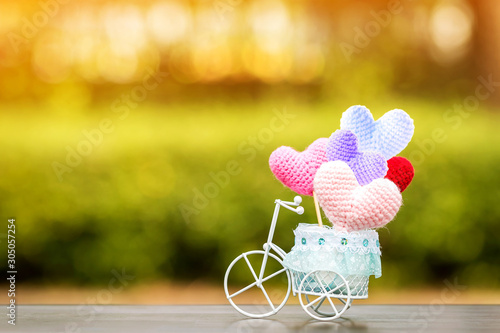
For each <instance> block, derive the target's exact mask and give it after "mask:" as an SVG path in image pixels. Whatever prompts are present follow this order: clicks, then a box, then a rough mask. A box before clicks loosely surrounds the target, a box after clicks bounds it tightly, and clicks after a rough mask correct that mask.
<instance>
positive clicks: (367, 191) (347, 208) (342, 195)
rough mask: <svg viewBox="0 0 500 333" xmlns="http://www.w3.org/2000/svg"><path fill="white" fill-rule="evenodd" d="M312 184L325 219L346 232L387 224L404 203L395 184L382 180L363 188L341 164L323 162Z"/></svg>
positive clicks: (339, 162) (348, 169)
mask: <svg viewBox="0 0 500 333" xmlns="http://www.w3.org/2000/svg"><path fill="white" fill-rule="evenodd" d="M313 184H314V192H315V193H316V195H317V197H318V201H319V204H320V205H321V208H323V211H324V212H325V214H326V217H328V219H329V220H330V222H331V223H332V224H333V225H334V226H335V229H338V230H345V231H347V232H351V231H356V230H363V229H369V228H379V227H382V226H384V225H386V224H387V223H389V222H390V221H391V220H392V219H393V218H394V216H396V213H397V212H398V210H399V208H400V207H401V203H402V198H401V193H400V192H399V189H398V187H397V186H396V184H394V183H393V182H392V181H390V180H388V179H382V178H379V179H375V180H374V181H372V182H371V183H370V184H368V185H366V186H360V185H359V184H358V182H357V180H356V177H355V176H354V173H353V172H352V170H351V169H350V168H349V166H348V165H347V164H346V163H345V162H342V161H333V162H327V163H323V165H322V166H321V167H320V168H319V169H318V171H317V172H316V175H315V177H314V182H313Z"/></svg>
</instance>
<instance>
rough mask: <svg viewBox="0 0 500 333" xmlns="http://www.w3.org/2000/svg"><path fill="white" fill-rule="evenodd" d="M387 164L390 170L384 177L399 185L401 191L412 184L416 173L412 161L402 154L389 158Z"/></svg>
mask: <svg viewBox="0 0 500 333" xmlns="http://www.w3.org/2000/svg"><path fill="white" fill-rule="evenodd" d="M387 166H388V167H389V170H388V171H387V174H386V175H385V177H384V178H386V179H389V180H391V181H392V182H394V184H396V185H397V186H398V187H399V190H400V191H401V193H403V191H404V190H406V188H407V187H408V185H410V183H411V181H412V179H413V176H414V175H415V170H414V169H413V166H412V165H411V163H410V161H408V160H407V159H406V158H404V157H401V156H395V157H393V158H391V159H389V160H387Z"/></svg>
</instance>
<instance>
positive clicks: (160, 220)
mask: <svg viewBox="0 0 500 333" xmlns="http://www.w3.org/2000/svg"><path fill="white" fill-rule="evenodd" d="M356 103H366V105H367V106H368V107H369V108H370V109H371V110H372V112H373V113H374V114H375V117H376V118H378V117H380V116H381V115H382V114H383V113H384V112H386V111H388V110H390V109H392V108H396V107H398V108H403V109H405V110H406V111H407V112H408V113H409V114H410V115H412V117H413V118H414V119H415V124H416V133H415V136H414V140H413V141H412V143H411V144H410V146H409V147H408V148H407V149H406V150H405V151H404V152H403V154H402V155H403V156H406V157H409V158H410V159H412V162H414V165H415V169H416V176H415V179H414V181H413V183H412V184H411V185H410V187H409V188H408V189H407V191H406V192H404V194H403V198H404V206H403V207H402V208H401V210H400V212H399V213H398V215H397V218H396V220H395V221H393V222H391V223H390V224H389V225H388V226H387V228H384V229H382V230H380V237H381V245H382V247H383V257H382V263H383V272H384V277H383V278H382V279H380V280H377V281H380V282H377V283H380V284H382V285H398V286H399V285H417V284H433V283H438V284H439V283H441V281H442V280H443V279H445V278H454V277H458V279H459V281H460V283H463V284H467V285H469V286H472V287H498V276H499V275H500V266H499V265H498V253H499V252H500V243H499V242H498V236H497V235H499V234H500V222H499V221H500V205H498V202H499V199H500V190H499V188H498V186H499V185H500V174H499V172H498V167H497V166H498V165H499V164H500V149H498V147H499V144H500V135H498V130H497V128H496V124H498V121H499V117H498V116H497V115H495V114H492V113H489V112H488V111H487V110H485V109H481V110H478V111H475V112H474V113H473V114H472V115H471V116H470V117H469V118H468V119H467V120H466V122H464V123H463V124H461V125H460V126H458V128H457V129H454V128H452V126H451V125H452V124H449V123H446V122H445V120H444V118H443V114H444V112H445V111H446V110H447V109H448V108H450V106H451V105H452V103H453V101H450V102H449V103H442V104H437V103H430V102H422V101H411V100H410V101H408V100H386V101H381V100H378V101H371V102H370V101H368V102H367V101H357V102H356V101H351V100H345V101H342V102H329V103H327V102H316V103H304V102H297V101H293V100H289V101H284V100H277V99H274V100H267V101H265V102H260V103H257V102H255V103H250V102H244V103H242V102H240V103H237V102H227V103H225V104H224V103H196V102H192V103H190V104H182V105H175V104H168V105H141V106H140V107H138V108H137V109H135V110H132V112H131V113H130V115H129V117H128V118H126V119H124V120H120V119H119V118H118V117H117V115H115V114H113V113H112V112H111V111H109V110H108V109H107V108H102V109H100V110H94V112H93V113H92V115H88V116H84V115H82V114H81V113H77V112H75V115H72V116H69V114H70V112H68V113H67V114H68V116H67V117H66V118H64V117H61V115H60V114H53V115H51V113H50V111H49V110H46V109H43V108H42V109H41V110H38V109H36V108H35V107H33V108H26V109H25V110H22V111H21V112H14V109H16V108H15V107H12V108H10V109H9V107H6V108H5V109H6V110H5V112H6V113H5V117H4V119H3V121H2V123H1V124H0V128H1V129H2V131H1V134H0V135H1V142H2V143H1V150H2V154H3V161H4V162H3V163H2V166H1V169H0V170H1V172H0V211H1V212H2V219H4V220H5V221H6V219H7V218H9V217H12V216H14V217H15V218H16V219H17V231H18V234H17V261H18V267H19V271H20V272H21V274H20V278H22V279H24V280H29V281H32V282H61V281H65V282H70V283H79V284H80V283H96V284H103V283H107V281H108V280H109V278H110V277H111V276H112V275H111V270H112V269H121V268H122V267H123V268H125V269H126V271H127V273H130V274H133V275H135V276H136V279H135V281H136V282H147V281H151V280H155V279H160V278H168V279H179V280H181V279H182V280H190V279H198V278H204V279H207V280H212V281H217V282H218V283H220V282H221V281H222V277H223V274H224V271H225V269H226V267H227V265H228V264H229V263H230V261H231V260H232V259H233V258H234V257H235V256H236V255H238V254H239V253H241V252H242V251H245V250H250V249H254V248H260V247H261V246H262V243H263V242H264V241H265V240H266V236H267V232H268V228H269V223H270V221H271V217H272V213H273V209H274V205H273V201H274V199H276V198H282V199H292V198H293V196H294V193H292V192H291V191H290V190H288V189H286V188H284V187H283V186H282V185H281V184H280V183H279V182H278V181H277V180H275V179H274V177H273V175H272V174H271V172H270V171H269V167H268V164H267V160H268V157H269V155H270V153H271V152H272V151H273V150H274V149H275V148H277V147H278V146H280V145H290V146H294V147H296V148H297V149H303V148H305V147H306V146H307V145H308V144H309V143H311V142H312V141H314V140H315V139H316V138H318V137H322V136H323V137H325V136H329V135H330V134H331V133H332V132H333V131H335V130H336V129H338V127H339V120H340V116H341V113H342V112H343V111H344V110H345V109H346V108H347V107H348V106H350V105H351V104H356ZM284 109H286V110H287V112H288V113H290V114H293V115H294V117H293V118H290V119H288V120H287V121H288V123H286V122H287V121H285V122H283V126H281V124H282V123H280V121H282V120H273V121H272V119H273V118H274V117H276V112H283V110H284ZM103 118H110V119H111V120H112V122H113V123H112V124H113V126H114V128H113V129H112V131H111V132H110V133H103V138H102V143H101V144H99V145H97V146H89V147H91V152H90V154H89V155H88V156H84V157H82V161H81V164H79V165H78V166H76V167H74V168H72V172H67V173H64V174H63V176H62V178H63V181H62V182H60V181H59V180H58V177H57V176H56V174H55V173H54V170H53V162H54V161H56V162H59V163H61V164H63V163H65V158H66V154H67V153H66V146H68V145H69V146H70V147H72V148H73V149H77V146H78V144H79V143H81V142H82V141H84V140H86V138H85V136H84V135H83V134H82V130H88V131H90V130H91V129H95V128H98V127H99V123H100V122H101V121H102V119H103ZM271 122H272V123H271ZM436 128H441V130H442V133H440V136H438V137H439V140H438V141H439V142H436V141H433V131H435V129H436ZM271 129H274V131H272V130H271ZM438 131H439V130H438ZM14 133H15V134H14ZM443 133H444V135H445V136H446V140H444V142H442V141H443V140H442V136H443V135H442V134H443ZM252 137H256V139H254V138H252ZM96 138H97V139H98V137H96ZM94 139H95V138H94ZM97 139H96V140H97ZM429 140H431V141H429ZM84 146H85V144H82V147H84ZM433 146H434V147H433ZM89 147H87V148H89ZM84 148H85V147H84ZM228 163H230V164H229V169H228ZM229 171H231V173H232V175H230V176H228V177H226V176H222V175H221V172H223V174H224V175H229ZM211 173H215V174H218V175H219V177H220V179H219V183H220V184H219V185H213V184H216V182H215V181H214V178H213V177H212V176H211ZM226 183H227V184H226ZM208 184H212V185H208ZM207 186H208V193H209V195H211V196H213V198H207V200H203V199H200V198H199V195H198V198H197V199H198V201H199V202H196V204H194V203H193V200H194V199H195V197H196V194H195V193H197V191H198V190H199V191H201V192H204V191H205V190H206V187H207ZM304 207H305V209H306V213H305V214H304V215H303V216H300V217H299V216H297V215H295V214H293V213H291V212H288V211H283V212H282V214H281V216H280V219H279V223H278V227H277V230H276V237H275V242H276V243H277V244H279V245H281V246H282V247H283V248H285V249H286V250H289V249H290V248H291V246H292V245H293V244H292V243H293V234H292V229H293V228H294V227H295V226H296V225H297V224H298V223H299V222H314V221H315V215H314V207H313V203H312V199H311V198H304ZM181 211H184V212H185V213H186V212H188V213H186V214H188V215H189V219H188V220H186V219H185V218H183V216H182V213H181ZM189 212H190V213H192V214H189ZM4 225H5V232H6V222H5V223H4ZM3 232H4V231H1V230H0V233H3ZM4 236H5V235H4ZM4 240H5V238H3V239H2V243H4V244H5V242H4ZM5 252H6V251H2V254H1V255H0V259H1V262H0V269H2V270H4V271H5V269H6V266H5V263H6V260H4V256H5V254H4V253H5ZM5 259H6V258H5Z"/></svg>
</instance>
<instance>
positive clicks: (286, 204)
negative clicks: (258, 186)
mask: <svg viewBox="0 0 500 333" xmlns="http://www.w3.org/2000/svg"><path fill="white" fill-rule="evenodd" d="M274 202H275V203H277V204H279V205H280V206H282V207H285V208H286V209H288V210H291V211H292V212H295V213H297V214H299V215H302V214H304V207H301V206H299V205H300V203H301V202H302V198H301V197H300V196H296V197H295V198H293V202H291V201H281V200H280V199H276V201H274ZM290 206H297V208H292V207H290Z"/></svg>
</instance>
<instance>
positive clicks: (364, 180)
mask: <svg viewBox="0 0 500 333" xmlns="http://www.w3.org/2000/svg"><path fill="white" fill-rule="evenodd" d="M326 157H327V158H328V161H343V162H346V163H347V165H349V167H350V168H351V170H352V171H353V172H354V175H355V176H356V179H357V180H358V183H359V184H360V185H367V184H369V183H371V182H372V180H374V179H377V178H383V177H384V175H385V174H386V173H387V162H386V161H385V158H384V156H382V155H380V154H378V153H375V152H366V153H361V152H359V151H358V138H357V137H356V135H354V133H353V132H351V131H348V130H337V131H335V132H334V133H333V134H332V136H330V139H329V140H328V144H327V145H326Z"/></svg>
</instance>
